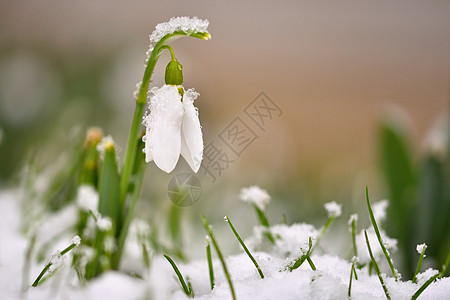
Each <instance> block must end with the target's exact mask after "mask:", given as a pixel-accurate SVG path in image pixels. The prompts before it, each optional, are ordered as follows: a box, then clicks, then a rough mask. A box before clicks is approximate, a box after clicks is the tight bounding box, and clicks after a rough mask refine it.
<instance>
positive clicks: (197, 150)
mask: <svg viewBox="0 0 450 300" xmlns="http://www.w3.org/2000/svg"><path fill="white" fill-rule="evenodd" d="M170 50H171V48H170ZM171 53H172V61H171V62H170V63H169V64H168V65H167V67H166V76H165V81H166V84H165V85H163V86H162V87H160V88H158V87H155V88H152V89H151V90H150V92H149V113H147V114H146V115H145V116H144V119H143V124H144V125H145V127H146V132H145V136H144V137H143V141H144V142H145V148H144V152H145V161H146V162H150V161H152V160H154V161H155V164H156V165H157V166H158V167H159V168H160V169H161V170H163V171H164V172H166V173H170V172H172V170H173V169H174V168H175V166H176V165H177V162H178V158H179V156H180V154H181V155H182V156H183V157H184V159H185V160H186V162H187V163H188V164H189V166H190V167H191V169H192V170H193V171H194V172H196V173H197V171H198V170H199V169H200V165H201V162H202V159H203V136H202V130H201V126H200V121H199V119H198V111H197V108H196V107H194V100H195V99H197V97H198V96H199V93H197V92H196V91H195V90H194V89H189V90H187V91H185V90H184V88H183V87H182V86H181V84H182V83H183V73H182V66H181V64H180V63H178V61H177V60H176V59H175V57H174V55H173V51H172V50H171Z"/></svg>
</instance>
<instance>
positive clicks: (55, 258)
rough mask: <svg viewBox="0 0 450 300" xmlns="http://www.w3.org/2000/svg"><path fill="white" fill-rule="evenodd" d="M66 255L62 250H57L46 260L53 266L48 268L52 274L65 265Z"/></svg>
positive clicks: (46, 262)
mask: <svg viewBox="0 0 450 300" xmlns="http://www.w3.org/2000/svg"><path fill="white" fill-rule="evenodd" d="M64 259H65V257H64V256H63V255H61V251H59V250H56V251H55V253H53V254H52V256H50V258H47V259H46V260H45V264H46V265H48V264H49V263H51V266H50V267H49V268H48V272H49V273H50V274H52V273H53V272H54V271H55V270H56V269H58V268H59V267H61V266H63V265H64Z"/></svg>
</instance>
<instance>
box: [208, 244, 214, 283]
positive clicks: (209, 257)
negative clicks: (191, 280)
mask: <svg viewBox="0 0 450 300" xmlns="http://www.w3.org/2000/svg"><path fill="white" fill-rule="evenodd" d="M206 258H207V260H208V269H209V282H210V283H211V291H212V290H213V289H214V268H213V264H212V256H211V244H210V242H209V239H207V240H206Z"/></svg>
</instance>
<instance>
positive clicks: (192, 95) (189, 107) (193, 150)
mask: <svg viewBox="0 0 450 300" xmlns="http://www.w3.org/2000/svg"><path fill="white" fill-rule="evenodd" d="M198 96H199V93H197V92H196V91H194V89H189V90H187V91H186V92H184V96H183V108H184V116H183V124H182V126H181V155H182V156H183V157H184V159H185V160H186V162H187V163H188V164H189V166H190V167H191V169H192V170H193V171H194V172H196V173H197V171H198V170H199V169H200V165H201V163H202V159H203V136H202V127H201V126H200V120H199V119H198V111H197V108H195V107H194V100H195V99H196V98H197V97H198Z"/></svg>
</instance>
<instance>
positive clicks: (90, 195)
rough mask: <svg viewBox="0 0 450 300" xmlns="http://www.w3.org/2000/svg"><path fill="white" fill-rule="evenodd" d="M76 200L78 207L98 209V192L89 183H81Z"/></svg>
mask: <svg viewBox="0 0 450 300" xmlns="http://www.w3.org/2000/svg"><path fill="white" fill-rule="evenodd" d="M76 202H77V206H78V207H79V208H80V209H82V210H84V211H86V212H88V211H93V212H95V211H97V209H98V193H97V191H96V190H95V189H94V187H93V186H91V185H87V184H84V185H81V186H80V187H79V188H78V192H77V199H76Z"/></svg>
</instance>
